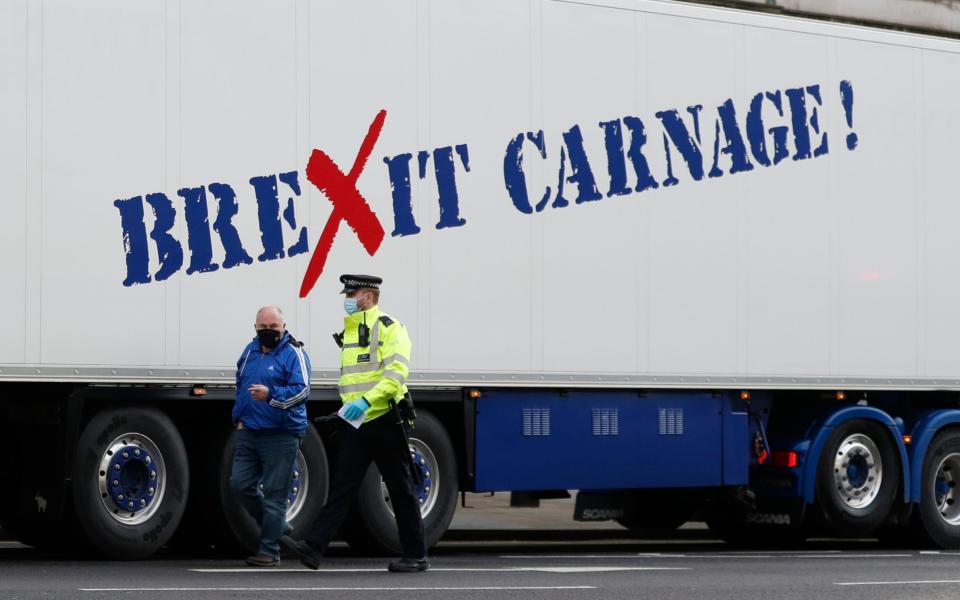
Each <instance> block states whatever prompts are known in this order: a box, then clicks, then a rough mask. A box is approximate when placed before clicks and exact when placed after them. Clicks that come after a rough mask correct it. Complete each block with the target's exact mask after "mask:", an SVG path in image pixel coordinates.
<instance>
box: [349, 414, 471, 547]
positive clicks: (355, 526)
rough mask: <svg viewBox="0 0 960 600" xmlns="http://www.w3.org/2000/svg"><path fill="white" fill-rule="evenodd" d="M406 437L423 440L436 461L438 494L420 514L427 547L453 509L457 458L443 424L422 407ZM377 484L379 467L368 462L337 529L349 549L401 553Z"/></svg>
mask: <svg viewBox="0 0 960 600" xmlns="http://www.w3.org/2000/svg"><path fill="white" fill-rule="evenodd" d="M410 437H411V438H416V439H418V440H420V441H422V442H423V443H424V444H426V445H427V446H428V447H429V448H430V450H431V451H432V452H433V455H434V456H435V457H436V459H437V462H438V463H439V464H438V469H439V471H440V482H439V485H440V496H439V497H438V498H437V501H436V503H435V504H434V506H433V508H432V509H431V510H430V512H429V513H428V514H427V515H426V516H424V518H423V539H424V543H425V545H426V547H427V549H428V550H429V549H430V548H432V547H433V546H434V545H436V543H437V542H438V541H440V538H441V537H443V534H444V533H446V531H447V528H448V527H449V526H450V521H451V520H453V513H454V512H456V510H457V492H458V489H457V488H458V478H457V459H456V454H455V453H454V450H453V444H452V443H451V441H450V436H448V435H447V432H446V430H445V429H444V427H443V425H442V424H441V423H440V421H439V420H438V419H437V418H436V417H434V416H433V415H432V414H430V413H429V412H427V411H425V410H420V409H418V410H417V420H416V425H415V427H414V430H413V431H412V432H410ZM380 485H381V477H380V470H379V469H378V468H377V465H376V464H371V465H370V467H369V468H368V469H367V474H366V475H365V476H364V478H363V482H362V483H361V484H360V491H359V493H358V496H357V504H356V506H355V508H354V510H352V511H351V512H350V515H348V517H347V519H346V521H345V522H344V525H343V527H341V529H340V533H341V534H342V535H343V538H344V539H345V540H346V541H347V543H348V544H350V547H351V548H352V549H353V550H355V551H357V552H360V553H362V554H367V555H373V556H398V555H400V554H402V548H401V546H400V535H399V533H398V531H397V522H396V520H395V519H394V517H393V515H392V514H390V511H389V510H387V505H386V503H385V502H384V501H383V494H382V492H381V488H380Z"/></svg>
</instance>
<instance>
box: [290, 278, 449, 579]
mask: <svg viewBox="0 0 960 600" xmlns="http://www.w3.org/2000/svg"><path fill="white" fill-rule="evenodd" d="M340 281H341V282H342V283H343V286H344V287H343V290H342V291H341V292H340V293H341V294H346V298H345V299H344V302H343V304H344V309H345V310H346V312H347V316H346V318H345V319H344V328H343V332H342V333H340V334H336V335H335V336H334V337H335V338H337V340H338V344H340V345H341V347H342V351H341V359H340V365H341V367H340V398H341V400H342V402H343V404H344V405H345V408H344V409H342V410H343V413H342V414H343V417H344V418H345V419H346V420H351V421H355V420H357V419H360V418H361V417H362V418H363V422H362V425H360V427H359V428H354V427H352V426H350V425H345V424H344V425H345V426H344V427H342V430H341V433H340V435H339V437H340V445H339V447H338V451H337V460H336V466H335V468H334V474H333V485H332V487H333V489H332V490H330V495H329V497H328V498H327V503H326V505H324V507H323V509H322V510H321V511H320V514H319V515H318V516H317V520H316V522H315V523H314V524H313V526H312V527H311V528H310V529H309V530H308V531H307V534H306V536H305V539H304V540H301V541H295V540H293V539H291V538H290V537H288V536H283V537H281V543H283V545H284V546H286V547H287V548H288V549H289V550H291V551H293V552H295V553H296V554H297V556H299V557H300V561H301V562H302V563H303V564H304V565H306V566H308V567H310V568H312V569H319V568H320V557H321V556H322V555H323V553H324V552H325V551H326V549H327V546H328V544H329V543H330V540H331V539H332V538H333V536H334V534H336V532H337V530H338V529H339V528H340V524H341V523H342V522H343V519H344V517H346V515H347V512H349V510H350V507H351V505H352V504H353V502H354V501H355V499H356V496H357V490H358V489H359V488H360V483H361V481H362V480H363V476H364V475H365V474H366V471H367V467H368V466H369V465H370V461H371V460H372V461H374V462H376V463H377V467H378V468H379V469H380V473H381V475H383V480H384V482H385V483H386V484H387V490H388V491H389V492H390V500H391V503H392V505H393V513H394V515H395V517H396V521H397V527H398V529H399V534H400V543H401V545H402V547H403V557H402V559H401V560H399V561H396V562H392V563H390V565H389V567H388V569H389V570H390V571H393V572H401V573H409V572H415V571H426V570H427V569H428V568H430V562H429V561H428V560H427V549H426V546H425V545H424V541H423V521H422V520H421V518H420V503H419V501H418V500H417V498H416V496H415V495H414V482H413V475H412V473H411V471H410V469H411V468H412V464H411V461H410V458H409V457H410V454H409V448H408V446H407V442H406V437H405V434H404V433H405V432H404V431H403V429H402V425H401V424H398V422H397V419H396V418H394V415H393V409H392V404H393V403H395V402H399V401H400V400H401V399H402V398H403V397H404V395H405V394H406V393H407V386H406V385H405V382H406V379H407V375H409V372H410V368H409V364H410V351H411V347H412V345H411V343H410V337H409V336H408V335H407V329H406V327H404V326H403V325H401V324H400V323H398V322H397V321H396V320H394V319H392V318H391V317H388V316H387V315H386V314H384V313H383V312H381V310H380V307H379V306H378V302H379V301H380V284H381V283H382V282H383V280H382V279H380V278H379V277H373V276H370V275H343V276H341V277H340Z"/></svg>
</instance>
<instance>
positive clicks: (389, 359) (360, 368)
mask: <svg viewBox="0 0 960 600" xmlns="http://www.w3.org/2000/svg"><path fill="white" fill-rule="evenodd" d="M393 363H401V364H404V365H407V367H409V366H410V361H408V360H407V359H406V358H404V357H403V356H400V355H399V354H391V355H390V356H386V357H384V359H383V360H382V361H380V362H370V363H359V364H356V365H350V366H349V367H340V374H341V375H353V374H355V373H372V372H374V371H379V370H380V369H383V368H386V367H387V366H388V365H391V364H393Z"/></svg>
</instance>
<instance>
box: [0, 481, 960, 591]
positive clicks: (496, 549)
mask: <svg viewBox="0 0 960 600" xmlns="http://www.w3.org/2000/svg"><path fill="white" fill-rule="evenodd" d="M508 498H509V497H508V496H506V495H504V496H498V497H496V498H486V497H483V498H481V497H471V498H469V501H468V504H469V505H471V506H472V507H473V508H472V509H460V510H459V511H458V512H457V516H456V517H455V520H454V523H453V528H452V529H451V531H449V532H448V535H447V536H446V537H445V538H444V540H443V541H441V543H440V544H439V545H438V546H437V547H436V548H434V549H433V551H432V555H431V560H432V562H433V568H432V569H431V570H430V571H428V572H426V573H416V574H392V573H388V572H387V570H386V564H387V562H388V560H389V559H385V558H368V557H360V556H356V555H354V554H353V553H352V552H351V551H350V549H349V548H348V547H346V546H345V545H343V544H336V545H334V546H333V547H332V548H331V551H330V553H329V556H328V558H327V559H326V560H325V562H324V564H323V566H322V569H321V570H320V571H312V570H307V569H305V568H303V567H302V566H301V565H300V564H299V563H298V562H297V561H296V560H294V559H285V560H284V561H283V563H282V564H281V565H280V567H278V568H273V569H253V568H250V567H247V566H245V565H244V564H243V563H242V560H241V559H242V557H237V556H225V555H222V554H219V555H218V554H217V553H216V551H215V550H214V551H210V552H206V553H204V554H194V555H185V554H184V553H182V552H181V553H174V552H173V551H170V550H163V551H161V552H160V553H159V554H158V555H157V556H156V557H154V558H153V559H151V560H148V561H141V562H117V561H103V560H99V559H95V558H89V559H87V560H78V559H77V558H76V557H71V558H70V559H64V558H61V557H56V556H52V555H49V554H44V553H42V552H40V551H37V550H34V549H32V548H28V547H26V546H21V545H20V544H17V543H16V542H10V541H7V542H3V541H0V600H5V599H8V598H17V599H20V598H24V599H33V598H45V599H46V598H56V599H59V598H63V599H74V598H78V599H81V600H83V599H89V600H97V599H108V598H109V599H111V600H112V599H117V598H119V599H126V598H129V599H134V600H139V599H144V598H160V599H171V600H194V599H196V600H212V599H214V598H241V599H243V598H251V599H253V598H255V599H258V600H259V599H262V598H269V599H270V600H286V599H288V598H289V599H294V598H310V599H313V600H316V599H317V598H337V599H339V598H344V599H354V598H373V597H377V598H380V599H386V598H389V599H391V600H393V599H395V598H396V599H404V598H416V599H417V600H422V599H427V598H429V599H437V600H440V599H443V600H449V599H450V598H454V599H455V600H466V599H473V598H478V599H499V598H518V599H519V598H522V599H523V600H538V599H541V598H542V599H544V600H559V599H568V598H569V599H578V600H579V599H585V600H586V599H598V600H599V599H603V600H635V599H643V598H651V599H657V600H673V599H677V600H679V599H696V600H711V599H714V598H716V599H730V600H749V599H752V598H758V599H759V598H763V599H768V598H776V599H794V598H795V599H807V598H816V599H818V600H819V599H822V598H838V599H839V598H843V599H844V600H851V599H857V598H864V599H866V598H869V599H870V600H885V599H888V598H891V599H892V598H907V597H919V598H924V599H925V600H926V599H938V598H944V599H946V598H950V599H954V600H956V599H960V552H945V551H943V552H932V551H919V550H890V549H885V548H883V547H881V546H880V545H879V544H878V543H877V542H875V541H839V540H814V541H811V542H808V543H807V544H806V545H804V546H803V549H802V550H797V551H785V552H769V551H759V550H758V551H752V552H743V551H736V550H733V549H732V548H731V547H730V546H727V545H726V544H724V543H723V542H720V541H718V540H716V539H714V538H713V537H712V536H711V535H710V533H709V532H708V531H707V530H706V529H705V528H704V527H703V525H702V524H688V525H687V526H685V527H684V528H683V529H682V530H680V531H678V532H674V533H671V534H670V535H669V536H666V537H663V538H661V539H655V540H651V539H647V540H638V539H636V536H634V535H633V534H632V533H630V532H628V531H626V530H624V529H623V528H621V527H619V526H618V525H616V524H615V523H572V522H571V521H570V514H571V512H572V511H571V509H572V502H570V501H550V502H545V503H544V505H543V507H542V508H540V509H536V510H533V509H511V508H509V506H508V504H509V502H508Z"/></svg>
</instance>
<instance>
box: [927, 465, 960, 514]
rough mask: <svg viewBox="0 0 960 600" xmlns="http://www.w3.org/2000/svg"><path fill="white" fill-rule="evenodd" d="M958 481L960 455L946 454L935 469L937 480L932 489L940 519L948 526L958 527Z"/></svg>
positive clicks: (959, 502) (959, 508)
mask: <svg viewBox="0 0 960 600" xmlns="http://www.w3.org/2000/svg"><path fill="white" fill-rule="evenodd" d="M958 480H960V454H958V453H953V454H948V455H947V456H945V457H944V458H943V460H942V461H941V462H940V466H939V467H937V478H936V480H935V481H934V482H933V488H934V498H935V499H936V503H937V510H938V511H939V512H940V518H942V519H943V520H944V521H945V522H946V523H948V524H949V525H960V497H958V492H957V481H958Z"/></svg>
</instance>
